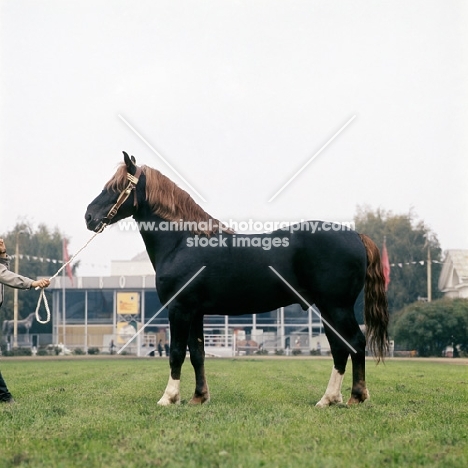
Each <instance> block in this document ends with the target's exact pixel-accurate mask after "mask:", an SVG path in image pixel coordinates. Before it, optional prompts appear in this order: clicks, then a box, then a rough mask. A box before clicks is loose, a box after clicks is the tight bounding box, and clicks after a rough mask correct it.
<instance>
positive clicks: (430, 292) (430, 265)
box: [427, 242, 432, 302]
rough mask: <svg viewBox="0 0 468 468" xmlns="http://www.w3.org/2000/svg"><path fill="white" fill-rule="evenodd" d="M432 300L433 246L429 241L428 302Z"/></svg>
mask: <svg viewBox="0 0 468 468" xmlns="http://www.w3.org/2000/svg"><path fill="white" fill-rule="evenodd" d="M431 301H432V260H431V246H430V245H429V242H428V243H427V302H431Z"/></svg>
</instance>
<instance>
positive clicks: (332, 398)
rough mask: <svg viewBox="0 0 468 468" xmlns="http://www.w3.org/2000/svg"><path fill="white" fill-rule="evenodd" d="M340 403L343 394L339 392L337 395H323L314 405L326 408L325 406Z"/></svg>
mask: <svg viewBox="0 0 468 468" xmlns="http://www.w3.org/2000/svg"><path fill="white" fill-rule="evenodd" d="M340 403H343V396H342V395H341V393H340V394H339V395H323V397H322V398H321V400H320V401H319V402H318V403H317V404H316V405H315V406H317V407H318V408H326V407H327V406H331V405H339V404H340Z"/></svg>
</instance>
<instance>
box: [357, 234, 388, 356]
mask: <svg viewBox="0 0 468 468" xmlns="http://www.w3.org/2000/svg"><path fill="white" fill-rule="evenodd" d="M359 237H360V238H361V240H362V243H363V244H364V247H365V248H366V254H367V271H366V281H365V284H364V323H365V325H366V339H367V345H368V347H369V349H370V350H371V352H372V354H373V355H374V356H375V357H376V358H377V362H379V361H380V360H381V359H382V360H383V359H384V357H385V354H386V353H387V351H388V332H387V328H388V303H387V294H386V293H385V277H384V274H383V268H382V262H381V261H380V252H379V248H378V247H377V246H376V245H375V243H374V241H373V240H372V239H371V238H370V237H369V236H366V235H365V234H359Z"/></svg>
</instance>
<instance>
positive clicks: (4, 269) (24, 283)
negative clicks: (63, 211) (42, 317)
mask: <svg viewBox="0 0 468 468" xmlns="http://www.w3.org/2000/svg"><path fill="white" fill-rule="evenodd" d="M6 252H7V250H6V247H5V242H4V241H3V239H0V307H1V306H2V302H3V285H4V284H6V285H7V286H10V287H12V288H16V289H31V288H47V286H49V285H50V280H48V279H40V280H32V279H31V278H28V277H26V276H21V275H17V274H16V273H14V272H12V271H10V269H9V268H10V257H9V256H8V255H7V253H6ZM14 401H15V400H14V399H13V397H12V396H11V393H10V392H9V391H8V388H7V386H6V383H5V381H4V380H3V377H2V373H1V372H0V403H2V402H3V403H14Z"/></svg>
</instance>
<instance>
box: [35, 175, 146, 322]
mask: <svg viewBox="0 0 468 468" xmlns="http://www.w3.org/2000/svg"><path fill="white" fill-rule="evenodd" d="M140 175H141V167H139V166H138V167H137V169H136V172H135V175H132V174H129V173H127V180H128V185H127V187H125V189H124V190H123V191H122V192H120V195H119V197H118V198H117V201H116V202H115V204H114V205H113V206H112V208H111V209H110V210H109V212H108V213H107V215H106V216H105V217H104V218H103V219H102V220H101V221H100V222H99V224H98V225H97V227H96V229H95V233H94V234H93V235H92V236H91V238H90V239H89V240H88V242H86V244H85V245H83V247H81V249H79V250H78V252H76V254H74V255H72V257H71V258H70V260H68V262H66V263H64V264H63V265H62V266H61V267H60V268H59V269H58V270H57V272H56V273H55V275H53V276H51V277H50V278H49V281H51V280H53V279H54V278H55V277H57V276H58V274H59V273H60V272H61V271H62V270H63V269H64V268H65V267H66V266H67V265H69V264H70V263H71V262H72V261H73V260H74V259H75V257H76V256H77V255H78V254H79V253H80V252H81V251H82V250H84V249H85V248H86V247H87V246H88V245H89V244H90V242H91V241H92V240H93V239H94V238H95V237H96V236H97V235H98V234H100V233H101V232H102V231H104V229H105V228H106V227H107V226H108V225H109V223H110V222H111V220H112V218H113V217H114V216H115V215H116V214H117V211H119V208H120V207H121V206H122V205H123V204H124V203H125V202H126V201H127V199H128V197H129V196H130V194H131V193H132V191H133V196H134V199H133V206H135V207H138V200H137V194H136V190H135V188H136V186H137V184H138V180H139V179H140ZM37 289H40V288H39V287H37V288H36V290H37ZM42 301H44V306H45V309H46V312H47V318H46V319H45V320H41V317H40V315H39V309H40V307H41V303H42ZM36 320H37V321H38V322H39V323H41V324H45V323H49V321H50V307H49V303H48V301H47V297H46V295H45V292H44V288H42V289H41V293H40V295H39V299H38V301H37V306H36Z"/></svg>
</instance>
